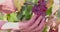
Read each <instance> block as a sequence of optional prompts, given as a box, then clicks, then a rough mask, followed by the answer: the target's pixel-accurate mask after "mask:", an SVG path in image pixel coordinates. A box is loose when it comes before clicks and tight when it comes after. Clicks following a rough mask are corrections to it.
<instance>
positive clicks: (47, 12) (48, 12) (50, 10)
mask: <svg viewBox="0 0 60 32" xmlns="http://www.w3.org/2000/svg"><path fill="white" fill-rule="evenodd" d="M51 13H52V7H50V8H49V9H48V10H47V11H46V14H47V15H50V14H51Z"/></svg>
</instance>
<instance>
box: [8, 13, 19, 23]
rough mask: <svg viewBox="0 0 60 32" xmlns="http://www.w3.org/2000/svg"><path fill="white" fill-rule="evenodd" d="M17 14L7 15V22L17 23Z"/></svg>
mask: <svg viewBox="0 0 60 32" xmlns="http://www.w3.org/2000/svg"><path fill="white" fill-rule="evenodd" d="M16 16H17V13H12V14H9V15H8V21H9V22H15V21H18V19H17V17H16Z"/></svg>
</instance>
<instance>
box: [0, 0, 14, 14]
mask: <svg viewBox="0 0 60 32" xmlns="http://www.w3.org/2000/svg"><path fill="white" fill-rule="evenodd" d="M0 5H2V7H0V8H2V10H1V11H2V12H4V13H8V14H9V13H12V12H15V7H14V3H13V0H1V1H0Z"/></svg>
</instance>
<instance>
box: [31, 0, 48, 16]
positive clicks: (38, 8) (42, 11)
mask: <svg viewBox="0 0 60 32" xmlns="http://www.w3.org/2000/svg"><path fill="white" fill-rule="evenodd" d="M46 10H47V7H46V3H45V1H44V0H38V4H37V5H34V6H33V8H32V12H34V13H35V14H37V15H42V16H45V15H46Z"/></svg>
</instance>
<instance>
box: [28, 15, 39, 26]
mask: <svg viewBox="0 0 60 32" xmlns="http://www.w3.org/2000/svg"><path fill="white" fill-rule="evenodd" d="M37 17H38V16H37V15H33V16H32V17H31V20H29V21H28V22H27V26H30V25H32V24H33V23H34V22H35V20H36V19H37Z"/></svg>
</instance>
